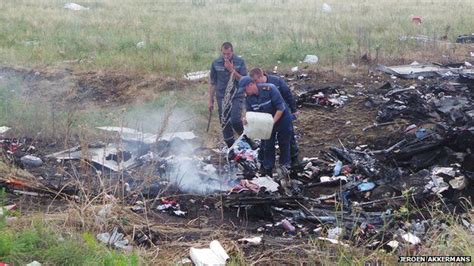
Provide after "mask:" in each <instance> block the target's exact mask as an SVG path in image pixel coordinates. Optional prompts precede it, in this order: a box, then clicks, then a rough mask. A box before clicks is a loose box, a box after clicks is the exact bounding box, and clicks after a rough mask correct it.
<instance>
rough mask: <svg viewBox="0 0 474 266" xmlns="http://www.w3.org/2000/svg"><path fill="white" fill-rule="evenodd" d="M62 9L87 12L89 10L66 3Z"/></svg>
mask: <svg viewBox="0 0 474 266" xmlns="http://www.w3.org/2000/svg"><path fill="white" fill-rule="evenodd" d="M64 8H65V9H69V10H74V11H80V10H88V9H89V8H88V7H83V6H81V5H78V4H76V3H66V4H64Z"/></svg>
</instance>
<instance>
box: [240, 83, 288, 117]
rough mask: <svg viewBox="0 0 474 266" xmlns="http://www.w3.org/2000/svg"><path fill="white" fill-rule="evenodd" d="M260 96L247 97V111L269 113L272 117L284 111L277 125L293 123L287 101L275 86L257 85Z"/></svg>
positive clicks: (267, 84)
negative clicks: (277, 112)
mask: <svg viewBox="0 0 474 266" xmlns="http://www.w3.org/2000/svg"><path fill="white" fill-rule="evenodd" d="M257 87H258V94H257V95H250V96H247V97H246V99H245V103H246V108H247V111H252V112H260V113H268V114H271V115H272V116H274V115H275V113H276V111H283V115H282V116H281V118H280V120H279V121H278V122H277V124H281V123H287V122H291V120H292V119H291V114H290V112H289V110H288V108H287V107H286V105H285V101H284V100H283V97H282V96H281V94H280V92H279V91H278V89H277V88H276V87H275V85H273V84H270V83H259V84H257Z"/></svg>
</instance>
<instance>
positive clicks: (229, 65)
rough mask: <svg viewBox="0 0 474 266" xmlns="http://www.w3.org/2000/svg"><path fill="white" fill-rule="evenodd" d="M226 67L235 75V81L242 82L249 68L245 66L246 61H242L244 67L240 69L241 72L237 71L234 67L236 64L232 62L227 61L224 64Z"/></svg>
mask: <svg viewBox="0 0 474 266" xmlns="http://www.w3.org/2000/svg"><path fill="white" fill-rule="evenodd" d="M224 67H225V68H226V69H227V70H228V71H229V72H230V73H233V74H234V79H235V80H240V78H242V76H246V75H247V66H246V65H245V61H244V60H243V59H242V67H241V68H240V71H237V69H235V67H234V63H233V62H230V61H229V60H225V62H224Z"/></svg>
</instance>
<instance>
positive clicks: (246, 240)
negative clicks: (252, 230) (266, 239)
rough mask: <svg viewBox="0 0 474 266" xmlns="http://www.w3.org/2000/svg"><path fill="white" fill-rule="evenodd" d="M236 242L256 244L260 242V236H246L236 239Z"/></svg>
mask: <svg viewBox="0 0 474 266" xmlns="http://www.w3.org/2000/svg"><path fill="white" fill-rule="evenodd" d="M237 242H239V243H241V244H244V245H250V246H258V245H260V244H261V243H262V237H261V236H254V237H247V238H241V239H239V240H237Z"/></svg>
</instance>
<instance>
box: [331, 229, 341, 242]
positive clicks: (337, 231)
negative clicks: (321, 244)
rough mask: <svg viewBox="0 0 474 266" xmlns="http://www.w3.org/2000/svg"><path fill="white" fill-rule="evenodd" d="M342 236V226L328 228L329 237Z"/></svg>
mask: <svg viewBox="0 0 474 266" xmlns="http://www.w3.org/2000/svg"><path fill="white" fill-rule="evenodd" d="M341 236H342V228H341V227H335V228H331V229H329V230H328V238H329V239H339V238H340V237H341Z"/></svg>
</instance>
